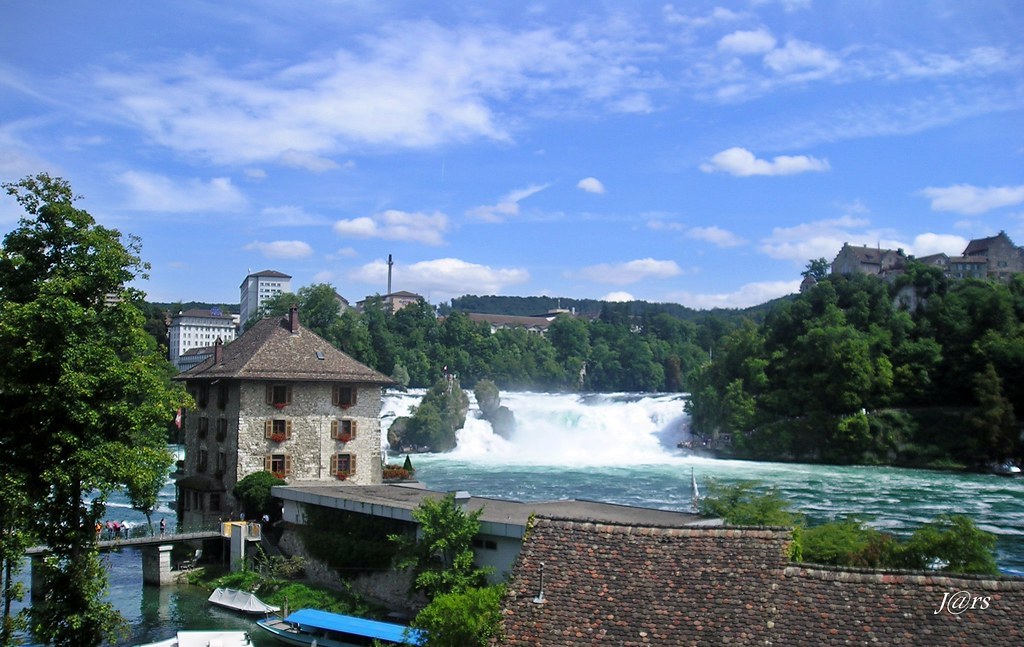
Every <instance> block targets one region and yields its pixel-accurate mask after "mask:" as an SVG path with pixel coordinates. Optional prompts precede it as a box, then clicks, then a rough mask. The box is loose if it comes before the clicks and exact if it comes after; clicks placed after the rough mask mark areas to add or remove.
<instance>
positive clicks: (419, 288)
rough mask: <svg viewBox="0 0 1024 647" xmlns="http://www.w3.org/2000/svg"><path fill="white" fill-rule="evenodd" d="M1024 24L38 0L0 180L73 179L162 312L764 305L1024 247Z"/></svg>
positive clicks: (523, 7)
mask: <svg viewBox="0 0 1024 647" xmlns="http://www.w3.org/2000/svg"><path fill="white" fill-rule="evenodd" d="M1022 33H1024V6H1022V5H1021V4H1020V3H1019V2H1015V1H1013V0H1008V1H1006V2H997V1H989V2H986V1H984V0H981V1H977V2H963V1H962V0H954V1H950V2H941V1H938V2H929V1H924V0H921V1H911V0H907V1H903V2H892V1H890V0H882V1H872V0H858V1H855V2H841V1H835V2H825V1H824V0H805V1H801V0H778V1H772V0H751V1H748V2H721V3H702V2H685V3H684V2H677V3H676V4H666V3H664V2H537V3H530V2H484V3H478V2H445V3H437V2H393V3H392V2H376V1H374V2H343V1H337V2H326V1H316V0H312V1H308V2H298V3H292V2H261V1H258V0H257V1H249V2H217V3H214V2H208V3H207V2H191V1H177V2H173V3H156V2H116V1H112V2H105V3H101V4H95V3H81V2H58V1H54V2H19V3H14V4H11V5H10V6H8V7H7V9H6V11H5V13H4V20H3V21H2V22H0V178H2V179H3V180H4V181H13V180H17V179H18V178H21V177H23V176H25V175H28V174H34V173H37V172H40V171H46V172H49V173H51V174H54V175H60V176H62V177H64V178H66V179H68V180H70V181H71V183H72V185H73V187H74V188H75V190H76V191H77V192H78V193H80V194H82V195H83V196H84V199H83V200H82V201H81V202H80V206H81V207H83V208H85V209H87V210H88V211H89V212H90V213H91V214H92V215H93V216H94V217H95V218H96V219H97V220H98V221H99V222H101V223H102V224H104V225H107V226H111V227H116V228H117V229H119V230H120V231H122V232H123V233H126V234H127V233H131V234H135V235H138V236H139V237H141V239H142V243H143V257H144V259H145V260H147V261H149V262H150V263H151V264H152V270H151V272H150V279H149V280H148V281H145V282H143V283H142V284H141V285H140V286H139V287H141V288H142V289H144V290H145V291H146V292H147V293H148V295H149V298H150V299H151V300H154V301H174V300H182V301H188V300H205V301H211V302H227V303H237V302H238V299H239V293H238V286H239V284H240V283H241V282H242V280H243V279H244V277H245V276H246V274H247V273H248V272H249V271H250V270H251V271H258V270H263V269H275V270H279V271H282V272H286V273H288V274H290V275H292V276H293V277H294V278H293V287H294V288H298V287H300V286H303V285H309V284H311V283H318V282H329V283H331V284H333V285H334V286H335V287H336V288H337V289H338V291H339V292H340V293H341V294H342V295H344V296H345V297H347V298H348V299H349V300H350V301H355V300H358V299H361V298H363V297H365V296H366V295H369V294H374V293H383V292H385V291H386V288H387V268H386V259H387V256H388V254H393V255H394V259H395V267H394V279H393V287H394V289H395V290H410V291H414V292H418V293H420V294H422V295H424V296H425V297H427V298H428V299H429V300H430V301H431V302H432V303H440V302H443V301H446V300H448V299H450V298H452V297H454V296H459V295H462V294H503V295H522V296H526V295H550V296H568V297H577V298H606V299H609V300H621V299H629V298H636V299H644V300H648V301H667V302H677V303H682V304H684V305H688V306H691V307H695V308H710V307H715V306H724V307H742V306H749V305H754V304H757V303H762V302H764V301H766V300H768V299H771V298H774V297H778V296H781V295H784V294H787V293H790V292H794V291H796V289H797V286H798V284H799V280H800V271H801V270H802V269H803V268H804V267H805V265H806V263H807V261H808V260H809V259H812V258H818V257H825V258H827V259H828V260H830V261H831V260H832V258H834V257H835V254H836V252H837V251H838V250H839V248H840V246H841V245H842V244H843V242H844V241H848V242H850V243H853V244H868V245H876V244H879V245H881V246H883V247H890V248H897V247H902V248H904V249H905V250H907V251H908V252H910V253H915V254H918V255H924V254H929V253H934V252H939V251H945V252H947V253H949V254H957V253H960V252H962V251H963V248H964V246H965V245H966V242H967V241H968V240H969V239H971V238H977V237H983V236H989V235H994V234H996V233H998V232H999V231H1000V230H1005V231H1006V232H1007V233H1008V234H1009V235H1010V236H1011V238H1013V239H1014V241H1015V242H1016V243H1017V244H1024V40H1022V38H1021V34H1022ZM18 216H19V213H18V210H17V208H16V205H14V204H13V203H12V202H11V201H10V200H9V199H8V198H7V197H6V196H5V197H4V198H3V200H2V201H0V230H2V231H8V230H10V228H11V227H13V226H14V224H15V222H16V220H17V218H18Z"/></svg>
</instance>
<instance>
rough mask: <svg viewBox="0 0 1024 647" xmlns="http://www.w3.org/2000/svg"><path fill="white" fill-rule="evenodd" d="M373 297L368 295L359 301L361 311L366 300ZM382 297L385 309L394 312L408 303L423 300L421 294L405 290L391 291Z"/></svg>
mask: <svg viewBox="0 0 1024 647" xmlns="http://www.w3.org/2000/svg"><path fill="white" fill-rule="evenodd" d="M371 298H373V297H366V298H365V299H363V300H362V301H359V302H358V303H356V308H357V309H358V310H359V311H360V312H362V311H363V309H364V308H365V307H366V302H367V301H369V300H370V299H371ZM380 299H381V301H382V302H383V303H384V307H385V309H387V310H390V311H391V313H392V314H394V313H396V312H398V311H399V310H401V309H402V308H404V307H405V306H407V305H412V304H413V303H419V302H421V301H423V297H422V296H420V295H419V294H416V293H415V292H405V291H401V292H391V293H388V294H385V295H384V296H382V297H380Z"/></svg>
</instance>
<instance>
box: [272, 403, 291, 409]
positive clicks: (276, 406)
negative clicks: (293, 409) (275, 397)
mask: <svg viewBox="0 0 1024 647" xmlns="http://www.w3.org/2000/svg"><path fill="white" fill-rule="evenodd" d="M287 406H288V403H286V402H275V403H274V408H275V409H277V410H281V409H284V408H285V407H287Z"/></svg>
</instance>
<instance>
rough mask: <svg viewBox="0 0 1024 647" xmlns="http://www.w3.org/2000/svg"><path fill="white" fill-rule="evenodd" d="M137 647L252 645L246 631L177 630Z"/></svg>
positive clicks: (240, 646) (246, 646)
mask: <svg viewBox="0 0 1024 647" xmlns="http://www.w3.org/2000/svg"><path fill="white" fill-rule="evenodd" d="M137 647H252V641H251V640H250V639H249V632H248V631H179V632H178V633H177V635H176V636H174V637H173V638H168V639H167V640H161V641H159V642H155V643H146V644H144V645H138V646H137Z"/></svg>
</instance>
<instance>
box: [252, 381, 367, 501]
mask: <svg viewBox="0 0 1024 647" xmlns="http://www.w3.org/2000/svg"><path fill="white" fill-rule="evenodd" d="M266 384H267V383H265V382H245V383H243V384H242V388H241V410H242V415H241V416H240V417H239V433H238V438H239V450H238V456H239V460H240V466H239V470H238V477H239V478H242V477H244V476H246V475H248V474H252V473H253V472H259V471H262V470H263V469H264V458H265V456H267V455H268V454H285V455H287V456H289V457H291V474H290V475H289V476H288V480H289V481H336V480H337V479H336V477H335V474H334V473H333V472H331V457H332V456H334V455H337V454H339V453H347V454H353V455H355V456H356V470H355V473H354V474H353V475H352V476H350V477H349V479H348V480H349V481H350V482H352V483H355V484H357V485H374V484H377V483H380V482H381V465H380V462H381V453H380V387H379V386H360V387H359V388H358V391H357V397H356V404H355V405H353V406H352V407H349V408H347V409H343V408H341V407H336V406H334V405H333V404H331V389H332V387H333V383H330V382H291V383H289V384H290V385H291V386H292V402H291V404H289V405H287V406H286V407H284V408H282V409H276V408H275V407H273V406H272V405H269V404H267V403H266ZM272 419H283V420H288V421H290V422H291V437H290V438H289V439H288V440H285V441H283V442H280V443H278V442H275V441H273V440H270V439H268V438H266V437H265V432H264V429H265V424H266V421H267V420H272ZM333 420H353V421H355V423H356V435H355V438H353V439H352V440H351V441H349V442H347V443H343V442H341V441H338V440H335V439H334V438H331V421H333Z"/></svg>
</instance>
